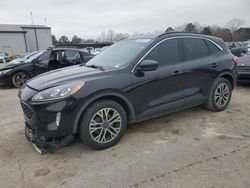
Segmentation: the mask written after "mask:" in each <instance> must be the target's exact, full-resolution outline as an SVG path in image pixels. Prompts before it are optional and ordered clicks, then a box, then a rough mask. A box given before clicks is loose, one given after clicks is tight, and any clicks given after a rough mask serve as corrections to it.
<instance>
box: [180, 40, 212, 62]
mask: <svg viewBox="0 0 250 188" xmlns="http://www.w3.org/2000/svg"><path fill="white" fill-rule="evenodd" d="M181 40H182V49H183V57H184V60H185V61H189V60H194V59H200V58H203V57H206V56H208V55H209V52H208V48H207V45H206V43H205V41H204V40H203V39H198V38H183V39H181Z"/></svg>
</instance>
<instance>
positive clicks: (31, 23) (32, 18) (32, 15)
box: [30, 11, 34, 25]
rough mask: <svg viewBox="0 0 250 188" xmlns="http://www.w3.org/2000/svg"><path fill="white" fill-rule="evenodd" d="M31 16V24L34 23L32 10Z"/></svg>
mask: <svg viewBox="0 0 250 188" xmlns="http://www.w3.org/2000/svg"><path fill="white" fill-rule="evenodd" d="M30 18H31V25H33V24H34V23H33V15H32V11H31V12H30Z"/></svg>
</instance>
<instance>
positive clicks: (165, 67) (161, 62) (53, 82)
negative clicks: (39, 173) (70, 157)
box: [19, 32, 236, 150]
mask: <svg viewBox="0 0 250 188" xmlns="http://www.w3.org/2000/svg"><path fill="white" fill-rule="evenodd" d="M235 82H236V59H235V57H234V56H233V55H232V54H231V53H230V51H229V49H228V47H227V46H226V45H225V43H224V42H223V40H221V39H219V38H216V37H212V36H206V35H201V34H192V33H178V32H171V33H164V34H162V35H159V36H151V37H145V36H144V37H142V38H130V39H126V40H123V41H120V42H117V43H115V44H114V45H112V46H111V47H109V48H108V49H106V50H104V51H103V52H102V53H100V54H99V55H97V56H95V57H94V58H93V59H91V60H90V61H89V62H87V63H86V64H85V66H83V65H79V66H73V67H70V68H67V69H60V70H57V71H52V72H49V73H46V74H43V75H40V76H38V77H36V78H34V79H32V80H30V81H29V82H28V83H27V84H26V85H25V86H24V87H23V88H22V89H21V90H20V92H19V97H20V100H21V106H22V109H23V112H24V117H25V125H26V128H25V130H26V131H25V132H26V136H27V139H28V140H29V141H30V142H32V143H33V144H35V145H36V148H38V150H53V149H55V148H59V147H62V146H65V145H66V144H67V143H69V142H70V141H71V140H72V139H73V138H74V135H75V134H78V135H79V136H80V139H81V140H82V141H83V142H84V143H85V144H87V145H88V146H89V147H91V148H94V149H104V148H108V147H111V146H113V145H115V144H116V143H117V142H118V141H119V140H120V139H121V138H122V136H123V134H124V133H125V131H126V128H127V124H129V123H133V122H139V121H143V120H146V119H150V118H153V117H156V116H159V115H163V114H166V113H170V112H174V111H178V110H182V109H186V108H190V107H193V106H197V105H202V104H205V106H206V107H207V108H208V109H210V110H212V111H216V112H219V111H222V110H224V109H225V108H226V107H227V106H228V104H229V102H230V99H231V94H232V90H233V88H234V86H235Z"/></svg>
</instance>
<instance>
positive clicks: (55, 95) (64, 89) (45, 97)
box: [32, 83, 84, 102]
mask: <svg viewBox="0 0 250 188" xmlns="http://www.w3.org/2000/svg"><path fill="white" fill-rule="evenodd" d="M83 86H84V83H77V84H65V85H60V86H56V87H52V88H50V89H46V90H44V91H41V92H39V93H37V94H36V95H35V96H33V97H32V101H34V102H44V101H52V100H57V99H62V98H66V97H68V96H71V95H73V94H75V93H76V92H78V91H79V90H80V89H81V88H82V87H83Z"/></svg>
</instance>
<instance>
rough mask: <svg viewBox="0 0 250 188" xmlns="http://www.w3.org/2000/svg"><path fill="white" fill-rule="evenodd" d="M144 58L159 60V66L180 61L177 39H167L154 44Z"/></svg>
mask: <svg viewBox="0 0 250 188" xmlns="http://www.w3.org/2000/svg"><path fill="white" fill-rule="evenodd" d="M144 60H154V61H157V62H159V64H160V66H163V65H171V64H176V63H178V62H180V55H179V48H178V40H177V39H169V40H166V41H163V42H162V43H160V44H159V45H158V46H156V47H155V48H154V49H153V50H152V51H151V52H149V54H148V55H147V56H146V57H145V58H144Z"/></svg>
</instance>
